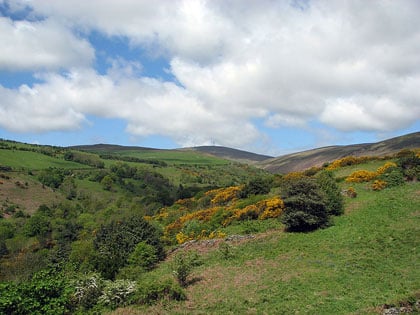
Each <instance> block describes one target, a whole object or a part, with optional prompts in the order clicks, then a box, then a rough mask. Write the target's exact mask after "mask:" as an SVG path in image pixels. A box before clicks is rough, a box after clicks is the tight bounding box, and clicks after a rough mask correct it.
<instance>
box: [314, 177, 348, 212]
mask: <svg viewBox="0 0 420 315" xmlns="http://www.w3.org/2000/svg"><path fill="white" fill-rule="evenodd" d="M317 182H318V184H319V186H320V188H321V190H322V191H323V192H324V193H325V201H326V204H325V206H326V208H327V213H328V214H329V215H342V214H343V213H344V200H343V196H342V194H341V190H340V187H339V186H338V185H337V182H336V180H335V178H334V174H333V173H332V172H330V171H323V172H321V173H320V174H319V175H318V177H317Z"/></svg>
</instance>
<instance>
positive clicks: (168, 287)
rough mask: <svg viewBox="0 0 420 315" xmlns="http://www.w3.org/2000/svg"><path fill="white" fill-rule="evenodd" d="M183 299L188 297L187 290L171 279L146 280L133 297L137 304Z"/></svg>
mask: <svg viewBox="0 0 420 315" xmlns="http://www.w3.org/2000/svg"><path fill="white" fill-rule="evenodd" d="M163 299H165V300H174V301H183V300H185V299H186V295H185V292H184V291H183V290H182V288H181V287H180V286H179V284H177V283H174V282H173V281H171V280H169V279H168V280H165V281H154V280H146V281H143V282H141V283H140V284H139V286H138V289H137V291H136V292H135V293H134V295H133V297H132V298H131V300H132V302H133V303H136V304H153V303H155V302H157V301H159V300H163Z"/></svg>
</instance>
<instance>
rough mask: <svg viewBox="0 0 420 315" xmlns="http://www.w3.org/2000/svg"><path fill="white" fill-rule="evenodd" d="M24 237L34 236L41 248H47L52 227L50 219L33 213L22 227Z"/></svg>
mask: <svg viewBox="0 0 420 315" xmlns="http://www.w3.org/2000/svg"><path fill="white" fill-rule="evenodd" d="M24 230H25V234H26V236H29V237H31V236H36V237H37V239H38V241H39V243H40V245H41V246H42V247H47V245H48V242H49V241H50V239H51V232H52V227H51V223H50V219H49V218H48V217H47V216H46V215H44V214H42V213H35V214H34V215H33V216H32V217H30V218H29V219H28V221H27V222H26V224H25V227H24Z"/></svg>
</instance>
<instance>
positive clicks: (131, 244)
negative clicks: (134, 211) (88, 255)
mask: <svg viewBox="0 0 420 315" xmlns="http://www.w3.org/2000/svg"><path fill="white" fill-rule="evenodd" d="M160 236H161V233H160V232H159V231H158V230H157V229H156V228H155V227H154V226H153V225H151V224H150V223H149V222H147V221H145V220H144V219H143V218H142V217H141V216H138V215H137V216H131V217H128V218H126V219H123V220H120V221H112V222H111V223H109V224H106V225H102V226H101V228H100V229H99V231H98V232H97V234H96V237H95V239H94V242H93V245H94V248H95V250H96V253H97V255H96V261H95V264H96V269H97V270H98V271H99V272H101V274H102V275H103V276H104V277H105V278H107V279H114V277H115V275H116V274H117V272H118V270H119V269H120V268H121V267H124V266H125V265H126V264H127V260H128V258H129V256H130V254H131V253H132V252H133V251H134V250H135V248H136V246H137V244H138V243H140V242H142V241H144V242H146V243H147V244H149V245H151V246H153V247H154V248H155V249H156V256H157V257H158V259H163V258H164V256H165V253H164V249H163V245H162V243H161V241H160Z"/></svg>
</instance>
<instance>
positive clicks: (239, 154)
mask: <svg viewBox="0 0 420 315" xmlns="http://www.w3.org/2000/svg"><path fill="white" fill-rule="evenodd" d="M182 150H186V151H196V152H202V153H206V154H210V155H213V156H216V157H219V158H222V159H227V160H231V161H236V162H243V163H255V162H261V161H265V160H267V159H270V158H273V157H272V156H269V155H262V154H257V153H252V152H248V151H243V150H238V149H232V148H227V147H222V146H198V147H192V148H184V149H182Z"/></svg>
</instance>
